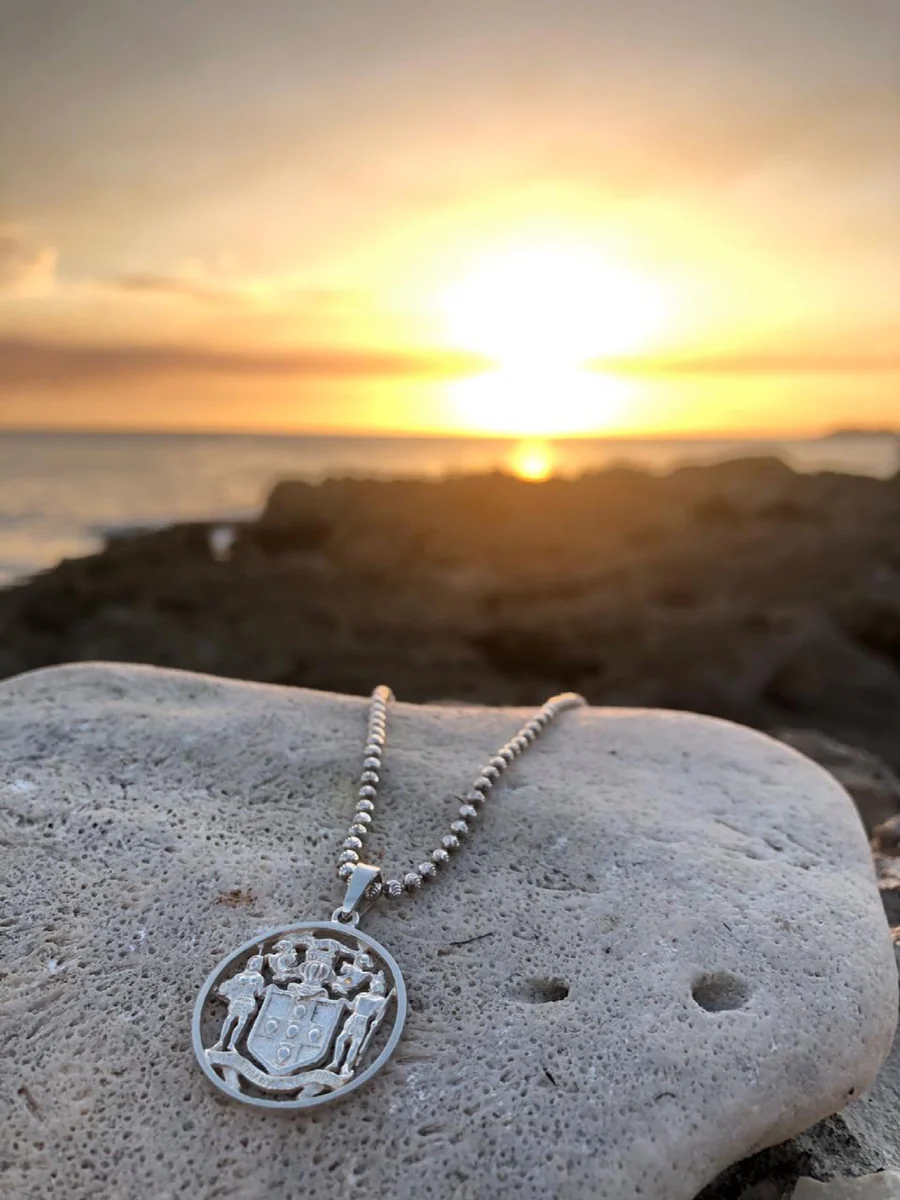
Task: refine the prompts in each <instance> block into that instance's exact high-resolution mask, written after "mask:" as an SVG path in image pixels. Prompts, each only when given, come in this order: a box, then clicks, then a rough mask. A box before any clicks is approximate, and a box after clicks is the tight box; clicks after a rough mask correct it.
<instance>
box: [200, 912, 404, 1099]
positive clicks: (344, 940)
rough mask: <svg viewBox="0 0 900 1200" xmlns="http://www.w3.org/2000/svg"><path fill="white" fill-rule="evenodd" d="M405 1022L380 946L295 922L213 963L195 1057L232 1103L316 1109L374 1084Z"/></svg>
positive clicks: (354, 934) (336, 928) (339, 929)
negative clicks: (233, 1101) (213, 968)
mask: <svg viewBox="0 0 900 1200" xmlns="http://www.w3.org/2000/svg"><path fill="white" fill-rule="evenodd" d="M405 1019H406V988H405V987H404V985H403V977H402V976H401V974H400V970H399V968H398V966H397V964H396V962H394V960H393V958H392V957H391V956H390V954H388V952H387V951H386V950H385V949H384V947H383V946H381V945H379V943H378V942H376V941H375V939H374V938H370V937H369V936H368V935H367V934H365V933H360V932H359V930H358V929H356V928H355V927H354V926H352V925H345V924H343V923H341V922H338V921H301V922H299V923H298V924H296V925H285V926H282V927H280V928H278V929H270V930H268V931H267V932H266V933H263V934H260V936H259V937H255V938H253V939H252V940H251V941H249V942H246V943H245V944H244V945H243V946H241V947H239V948H238V949H237V950H235V951H234V952H233V953H232V954H229V955H228V957H227V958H225V959H223V960H222V962H220V963H219V965H218V966H217V967H216V969H215V970H214V971H213V973H212V974H211V975H210V976H209V978H208V979H207V981H206V983H204V985H203V987H202V988H201V989H200V994H199V995H198V997H197V1003H196V1005H195V1006H194V1020H193V1038H194V1051H195V1052H196V1055H197V1059H198V1061H199V1063H200V1066H201V1067H202V1068H203V1070H204V1071H205V1072H206V1074H207V1075H208V1076H209V1078H210V1079H211V1080H212V1082H213V1083H214V1084H215V1085H216V1087H217V1088H219V1089H220V1090H221V1091H223V1092H224V1093H225V1094H226V1095H227V1096H230V1097H231V1098H232V1099H234V1100H241V1101H243V1102H244V1103H245V1104H254V1105H256V1106H257V1107H262V1108H281V1109H290V1108H315V1107H318V1106H319V1105H321V1104H327V1103H329V1102H330V1101H332V1100H337V1099H339V1098H340V1097H341V1096H345V1095H347V1093H348V1092H352V1091H354V1090H355V1089H356V1088H358V1087H361V1086H362V1085H363V1084H364V1083H366V1082H367V1080H369V1079H371V1078H372V1076H373V1075H374V1074H375V1072H376V1071H379V1070H380V1069H381V1068H382V1067H383V1066H384V1064H385V1063H386V1062H387V1060H388V1059H389V1058H390V1056H391V1054H392V1053H393V1052H394V1049H395V1047H396V1045H397V1043H398V1041H399V1040H400V1035H401V1033H402V1032H403V1022H404V1021H405Z"/></svg>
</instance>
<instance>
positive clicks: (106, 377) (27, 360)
mask: <svg viewBox="0 0 900 1200" xmlns="http://www.w3.org/2000/svg"><path fill="white" fill-rule="evenodd" d="M488 365H489V364H487V363H486V362H485V360H484V359H482V358H481V357H479V356H477V355H468V354H461V353H454V352H450V351H440V350H432V351H422V352H413V351H404V350H366V349H343V348H303V349H298V350H288V349H285V350H280V349H274V350H247V351H225V350H214V349H207V348H204V347H193V346H178V345H137V344H121V345H119V344H111V343H110V344H103V343H94V344H91V345H85V344H77V345H76V344H71V343H63V342H47V341H30V340H25V339H0V387H4V386H5V387H16V386H19V387H21V386H30V387H41V388H54V387H65V386H67V385H71V384H75V383H98V384H100V383H112V382H121V381H124V380H136V379H148V378H153V377H159V376H178V375H195V376H196V375H208V376H243V377H247V376H250V377H252V376H258V377H260V378H264V377H295V378H319V379H329V378H330V379H363V378H378V377H381V378H436V379H439V378H454V377H458V376H464V375H472V374H477V373H478V372H479V371H484V370H485V369H486V367H487V366H488Z"/></svg>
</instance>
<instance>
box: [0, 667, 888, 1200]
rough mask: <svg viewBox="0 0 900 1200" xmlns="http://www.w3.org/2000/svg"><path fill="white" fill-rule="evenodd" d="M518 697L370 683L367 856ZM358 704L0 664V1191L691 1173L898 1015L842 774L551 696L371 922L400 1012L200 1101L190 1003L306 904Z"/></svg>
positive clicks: (665, 718) (733, 733)
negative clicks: (227, 958) (379, 722)
mask: <svg viewBox="0 0 900 1200" xmlns="http://www.w3.org/2000/svg"><path fill="white" fill-rule="evenodd" d="M520 721H521V713H519V712H513V711H510V710H483V709H476V708H472V707H465V708H440V707H433V706H429V707H426V708H416V707H413V706H407V705H398V706H396V707H395V708H394V709H392V719H391V722H390V726H389V734H388V750H387V753H386V757H385V770H384V785H383V800H382V804H381V806H380V811H379V814H378V819H377V821H376V823H375V826H374V829H375V832H374V834H373V836H372V839H371V850H372V854H371V857H372V858H373V859H374V860H375V861H378V862H384V864H385V865H386V867H387V868H389V869H390V871H391V873H392V874H396V873H397V872H398V871H402V870H403V869H405V868H406V867H407V866H408V865H409V864H415V863H416V862H419V861H421V860H422V857H423V852H424V851H425V850H426V849H428V848H430V846H431V845H432V844H434V839H435V837H436V836H437V834H438V832H439V831H440V830H441V829H442V827H443V825H444V824H445V823H446V818H447V816H448V814H450V813H452V812H453V811H454V810H455V808H456V807H457V806H458V803H459V801H458V800H457V799H454V796H455V795H457V794H459V793H460V792H461V791H462V790H464V789H465V787H466V786H467V785H468V783H469V781H470V779H471V777H472V774H473V771H474V769H475V768H477V767H478V766H479V765H480V764H481V763H482V762H483V761H485V759H486V757H487V756H488V755H489V754H490V753H491V752H493V751H494V749H495V748H496V746H498V745H499V744H500V743H501V742H502V741H503V740H504V739H505V738H507V737H508V736H509V734H510V733H511V732H512V731H513V730H515V729H516V728H517V726H518V725H519V723H520ZM364 727H365V702H364V701H363V700H361V699H356V698H347V697H340V696H333V695H326V694H320V693H314V692H304V691H292V690H288V689H281V688H276V687H268V686H262V685H256V684H246V683H237V682H230V681H226V680H222V679H213V678H207V677H203V676H197V675H189V674H183V673H180V672H175V671H162V670H155V669H152V668H140V667H126V666H96V665H81V666H73V667H64V668H54V669H50V670H46V671H40V672H37V673H35V674H32V675H27V676H21V677H19V678H17V679H13V680H9V681H7V682H5V683H4V684H2V685H0V746H2V762H3V777H2V780H0V797H2V802H3V813H2V824H0V829H2V841H3V863H2V868H3V869H2V870H0V876H2V877H3V878H5V880H6V881H7V893H6V897H5V899H4V901H3V920H4V925H5V929H4V936H3V939H2V954H3V964H2V969H3V972H4V974H5V978H4V979H3V982H2V984H0V988H2V1012H3V1029H2V1032H3V1037H4V1041H5V1045H4V1050H3V1054H2V1057H0V1076H2V1091H3V1096H2V1108H0V1112H2V1116H0V1121H2V1126H3V1127H2V1134H0V1143H2V1145H3V1147H4V1152H3V1154H2V1156H0V1157H2V1159H3V1166H4V1174H3V1175H0V1194H3V1195H4V1196H7V1195H8V1196H11V1197H15V1198H16V1200H31V1198H32V1197H34V1198H37V1197H42V1198H44V1197H49V1198H50V1200H55V1198H56V1197H63V1196H65V1197H66V1198H67V1200H68V1198H73V1200H77V1198H79V1197H94V1196H104V1197H110V1198H112V1200H118V1198H122V1200H126V1198H127V1200H131V1198H132V1197H145V1196H156V1197H166V1198H167V1200H168V1198H169V1197H176V1196H182V1195H185V1196H192V1197H197V1198H207V1197H208V1198H209V1200H212V1198H213V1197H216V1198H217V1200H219V1198H232V1197H241V1198H244V1197H247V1198H251V1197H262V1196H273V1197H286V1198H293V1197H298V1196H301V1195H311V1196H315V1197H316V1198H317V1200H330V1198H331V1197H335V1198H336V1200H337V1198H339V1197H340V1198H343V1197H349V1196H361V1195H390V1196H396V1197H398V1198H399V1200H404V1198H407V1197H410V1198H411V1197H415V1198H416V1200H438V1198H439V1200H446V1198H447V1197H455V1198H463V1200H469V1198H471V1200H482V1198H483V1197H486V1196H496V1197H507V1196H509V1197H516V1200H528V1198H530V1197H541V1198H542V1200H546V1197H548V1196H552V1197H565V1198H567V1200H568V1198H574V1200H577V1198H580V1197H585V1198H587V1197H591V1198H592V1200H632V1198H641V1200H691V1198H692V1197H693V1196H694V1195H695V1193H696V1192H697V1191H699V1190H700V1188H701V1187H703V1186H704V1185H705V1184H706V1183H708V1182H709V1181H710V1180H711V1179H712V1178H713V1177H714V1176H715V1175H716V1174H717V1173H718V1172H719V1171H720V1170H721V1169H722V1168H724V1167H726V1166H727V1165H728V1164H729V1163H731V1162H733V1161H734V1160H736V1159H738V1158H740V1157H742V1156H744V1155H747V1154H749V1153H751V1152H753V1151H754V1150H757V1149H759V1148H761V1147H763V1146H765V1145H768V1144H771V1143H775V1142H778V1141H780V1140H781V1139H784V1138H787V1137H789V1136H790V1135H791V1134H792V1133H795V1132H796V1131H798V1130H800V1129H802V1128H803V1127H805V1126H807V1125H809V1124H811V1123H812V1122H814V1121H815V1120H817V1119H818V1118H819V1117H821V1116H823V1115H825V1114H826V1113H830V1112H832V1111H834V1110H836V1109H838V1108H840V1107H841V1106H842V1105H843V1104H844V1103H845V1102H846V1101H847V1100H848V1099H849V1098H850V1097H851V1096H853V1095H855V1094H858V1093H859V1092H860V1091H861V1090H862V1089H864V1088H865V1087H867V1086H868V1085H869V1084H870V1083H871V1081H872V1079H873V1077H874V1075H875V1073H876V1071H877V1069H878V1066H879V1064H880V1062H881V1061H882V1059H883V1057H884V1055H885V1054H886V1053H887V1051H888V1048H889V1046H890V1042H891V1037H892V1034H893V1030H894V1024H895V1013H896V975H895V968H894V960H893V955H892V952H891V946H890V942H889V939H888V934H887V929H886V926H885V922H884V917H883V914H882V911H881V906H880V903H879V900H878V896H877V893H876V890H875V885H874V882H873V875H872V868H871V865H870V861H869V853H868V847H867V844H866V839H865V836H864V833H863V830H862V827H861V825H860V822H859V818H858V817H857V815H856V812H855V811H854V808H853V805H852V804H851V802H850V800H849V799H848V797H847V795H846V794H845V793H844V792H843V790H842V789H841V788H840V787H839V785H838V784H837V783H835V782H834V780H832V779H831V778H830V777H829V776H828V775H827V774H826V773H825V772H824V771H822V770H821V769H820V768H819V767H817V766H815V765H814V764H813V763H811V762H809V761H808V760H806V759H804V758H803V757H802V756H800V755H799V754H797V753H795V752H794V751H793V750H791V749H789V748H787V747H785V746H783V745H780V744H778V743H776V742H774V741H770V740H769V739H767V738H765V737H763V736H761V735H759V734H756V733H753V732H750V731H749V730H747V729H743V728H739V727H737V726H733V725H729V724H726V723H723V722H721V721H716V720H713V719H710V718H704V717H697V716H687V715H679V714H672V713H662V712H643V711H637V710H631V711H629V710H610V709H607V710H600V709H594V710H584V711H579V712H576V713H567V714H566V715H565V716H564V717H563V718H561V719H560V721H559V722H558V723H557V724H556V725H555V726H554V727H553V728H552V729H551V730H549V731H548V732H547V733H546V734H544V735H543V736H542V737H541V738H540V739H539V740H538V742H537V743H536V745H535V746H534V747H533V748H532V749H531V750H530V751H529V752H528V753H527V754H526V755H525V756H524V757H523V758H522V759H520V760H519V761H517V762H516V764H515V765H514V766H513V767H512V769H511V770H510V771H509V773H508V775H507V776H506V777H505V779H504V782H503V783H502V785H500V786H499V787H498V788H497V790H496V791H495V793H494V795H493V797H492V798H491V799H490V801H489V802H488V804H487V805H486V806H485V809H484V811H483V813H482V814H480V815H479V819H478V822H477V828H476V830H475V832H474V834H473V836H472V837H471V839H469V842H468V844H467V846H466V847H465V849H464V850H462V851H461V852H460V854H459V855H458V856H457V857H456V859H455V861H454V862H453V863H452V865H451V866H450V867H448V868H444V869H443V870H442V872H441V874H440V876H439V878H438V879H437V881H435V882H433V883H429V884H428V885H427V886H426V887H425V888H423V890H422V891H421V892H420V893H419V894H418V895H417V896H416V897H415V898H413V899H412V900H408V901H401V902H400V903H399V904H397V906H396V907H395V908H389V907H387V906H386V905H379V906H378V907H377V908H376V909H375V910H374V911H373V912H372V913H371V914H370V915H369V917H368V918H367V920H366V922H365V927H366V929H367V930H368V931H369V932H370V933H371V934H372V935H373V936H374V937H376V938H377V939H378V940H379V941H381V942H382V943H383V944H384V945H385V946H386V947H387V948H388V949H389V950H390V951H391V952H392V953H393V954H394V955H395V957H396V958H397V960H398V962H399V963H400V966H401V969H402V970H403V973H404V976H405V978H406V980H407V983H408V986H409V999H410V1006H411V1012H410V1017H409V1021H408V1024H407V1030H406V1033H405V1036H404V1039H403V1041H402V1043H401V1045H400V1048H399V1049H398V1052H397V1054H396V1056H395V1058H394V1059H393V1060H392V1061H391V1063H390V1064H389V1065H388V1066H387V1068H386V1069H385V1070H384V1071H383V1072H382V1074H381V1075H380V1076H379V1077H378V1078H377V1079H376V1080H374V1081H373V1082H372V1083H371V1084H370V1085H369V1086H368V1087H366V1088H365V1089H363V1090H362V1091H361V1092H359V1093H357V1094H356V1095H354V1096H353V1097H352V1098H349V1099H348V1100H347V1101H346V1102H345V1103H344V1104H343V1105H340V1104H338V1105H335V1106H334V1107H333V1108H332V1109H330V1110H324V1111H322V1112H320V1113H316V1114H315V1115H313V1116H295V1117H291V1118H282V1117H274V1116H273V1115H272V1114H269V1113H267V1112H263V1113H258V1112H255V1111H251V1110H248V1109H246V1108H242V1107H240V1106H238V1105H235V1104H232V1103H230V1102H228V1101H227V1100H225V1099H223V1098H220V1097H219V1096H217V1095H216V1094H215V1092H214V1091H213V1089H212V1088H211V1087H210V1086H209V1083H208V1081H207V1080H206V1079H205V1078H204V1076H203V1075H202V1074H201V1072H200V1071H199V1069H198V1068H197V1066H196V1063H195V1061H194V1057H193V1053H192V1051H191V1044H190V1032H189V1024H190V1014H191V1008H192V1005H193V1001H194V996H195V994H196V991H197V988H198V987H199V986H200V984H201V983H202V981H203V979H204V978H205V976H206V974H207V973H208V971H210V970H211V969H212V967H213V966H214V965H215V963H216V962H217V960H218V959H219V958H221V957H222V955H223V954H225V953H226V952H227V951H228V950H229V949H231V948H232V947H234V946H236V945H238V944H240V943H241V942H243V941H245V940H246V939H247V938H248V937H252V936H253V935H254V933H256V932H257V931H258V930H261V929H264V928H268V927H271V926H275V925H279V924H283V923H287V922H289V921H291V920H293V919H304V918H307V919H308V918H313V919H314V918H317V917H320V916H323V915H327V914H328V913H330V911H331V910H332V909H333V907H334V906H335V904H336V902H337V901H338V899H339V897H340V893H339V889H338V887H337V883H336V880H335V879H334V874H333V872H334V867H333V860H334V856H335V852H336V848H337V846H338V844H339V842H340V840H341V839H342V838H343V836H344V827H345V825H346V822H347V817H348V814H349V813H350V812H351V811H352V807H353V797H354V795H355V787H356V784H355V779H356V773H357V769H358V767H359V759H360V755H361V750H362V735H363V730H364Z"/></svg>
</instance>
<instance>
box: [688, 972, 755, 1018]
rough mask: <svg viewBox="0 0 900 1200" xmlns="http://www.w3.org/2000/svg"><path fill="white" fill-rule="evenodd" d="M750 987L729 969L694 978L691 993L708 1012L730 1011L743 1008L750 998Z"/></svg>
mask: <svg viewBox="0 0 900 1200" xmlns="http://www.w3.org/2000/svg"><path fill="white" fill-rule="evenodd" d="M750 994H751V993H750V989H749V987H748V986H747V984H746V983H745V982H744V980H743V979H739V978H738V977H737V975H731V974H729V972H728V971H715V972H711V973H710V974H707V975H701V976H700V977H699V979H695V980H694V984H693V987H692V988H691V995H692V996H693V998H694V1000H695V1002H696V1003H697V1004H699V1005H700V1007H701V1008H704V1009H706V1011H707V1012H728V1011H729V1010H731V1009H734V1008H743V1007H744V1005H745V1004H746V1003H747V1001H748V1000H749V999H750Z"/></svg>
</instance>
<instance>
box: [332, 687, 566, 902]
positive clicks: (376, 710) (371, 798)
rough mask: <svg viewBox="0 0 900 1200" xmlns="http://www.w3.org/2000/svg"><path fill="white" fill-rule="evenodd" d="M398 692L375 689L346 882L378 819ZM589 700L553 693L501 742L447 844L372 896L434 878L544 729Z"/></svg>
mask: <svg viewBox="0 0 900 1200" xmlns="http://www.w3.org/2000/svg"><path fill="white" fill-rule="evenodd" d="M393 698H394V693H393V692H392V691H391V689H390V688H389V687H386V686H385V685H384V684H381V685H379V686H378V687H377V688H375V690H374V691H373V692H372V699H371V702H370V706H369V728H368V734H367V737H366V749H365V757H364V758H363V770H362V775H361V776H360V789H359V796H358V798H357V802H356V807H357V812H356V813H355V814H354V817H353V824H352V825H351V826H350V830H349V833H348V836H347V837H346V838H345V840H344V841H343V843H342V844H341V852H340V854H339V855H338V862H337V873H338V877H339V878H340V879H342V880H344V881H345V882H346V881H347V880H348V879H349V878H350V876H351V875H352V874H353V871H354V868H355V867H356V864H357V863H358V862H359V856H360V851H361V850H362V849H363V843H364V842H365V839H366V838H367V837H368V835H369V829H370V827H371V825H372V817H373V814H374V812H375V802H376V800H377V799H378V784H379V782H380V779H381V760H382V757H383V755H384V743H385V734H386V731H387V708H388V704H389V703H390V701H391V700H393ZM585 704H587V701H586V700H585V698H584V697H583V696H579V695H577V694H576V693H575V692H563V693H562V694H561V695H559V696H551V697H550V699H549V700H547V701H545V703H544V704H543V705H542V706H541V707H540V708H539V709H538V711H537V712H536V713H535V714H534V716H532V717H531V718H530V719H529V720H527V721H526V722H525V724H524V725H523V726H522V728H521V729H520V730H519V732H518V733H517V734H516V735H515V736H514V737H511V738H510V740H509V741H508V742H507V743H506V745H505V746H501V747H500V749H499V750H498V751H497V753H496V754H495V755H494V757H493V758H492V759H490V761H489V762H488V763H487V765H486V766H484V767H482V768H481V770H480V771H479V773H478V778H477V779H476V780H475V782H474V783H473V784H472V786H471V788H470V789H469V791H468V792H467V793H466V795H465V796H464V797H463V804H462V805H461V806H460V809H459V816H458V818H457V819H456V820H455V821H452V822H451V823H450V832H449V833H446V834H445V835H444V836H443V837H442V838H441V844H440V845H439V846H438V847H437V849H436V850H432V851H431V853H430V855H429V856H428V857H427V858H426V859H425V861H424V862H421V863H419V865H418V866H417V867H416V868H415V869H414V870H410V871H407V873H406V874H405V875H404V876H403V878H402V880H401V879H387V880H385V881H384V882H383V883H381V882H375V883H373V884H372V885H371V886H370V888H369V891H368V892H367V893H366V895H367V898H368V899H369V900H376V899H377V898H378V897H379V896H384V897H386V898H387V899H389V900H396V899H399V897H400V896H402V895H404V893H407V892H417V891H418V890H419V888H420V887H421V886H422V884H423V883H425V882H426V881H427V880H429V879H433V878H434V877H435V876H436V875H437V873H438V870H439V869H440V868H441V867H443V866H444V865H445V864H446V863H448V862H449V861H450V856H451V854H453V853H455V852H456V851H457V850H458V849H459V848H460V846H461V844H462V842H463V839H465V838H467V837H468V836H469V834H470V833H471V831H472V824H473V822H474V821H475V820H476V819H477V817H478V810H479V809H480V808H481V806H482V805H483V804H484V802H485V801H486V800H487V798H488V796H489V795H490V794H491V791H492V789H493V787H494V785H495V784H496V782H497V781H498V779H499V778H500V776H501V775H502V774H503V772H504V771H505V770H506V768H507V767H509V766H511V765H512V763H513V762H515V760H516V759H517V758H518V757H519V756H520V755H521V754H524V753H525V751H526V750H527V749H528V747H529V746H530V745H531V744H532V742H534V741H535V739H536V738H537V737H538V735H539V734H541V733H542V732H543V731H544V730H545V729H546V728H547V726H548V725H550V724H551V722H552V721H553V720H554V719H555V718H556V717H558V716H559V715H560V713H563V712H565V711H566V710H567V709H570V708H581V707H582V706H584V705H585Z"/></svg>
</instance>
